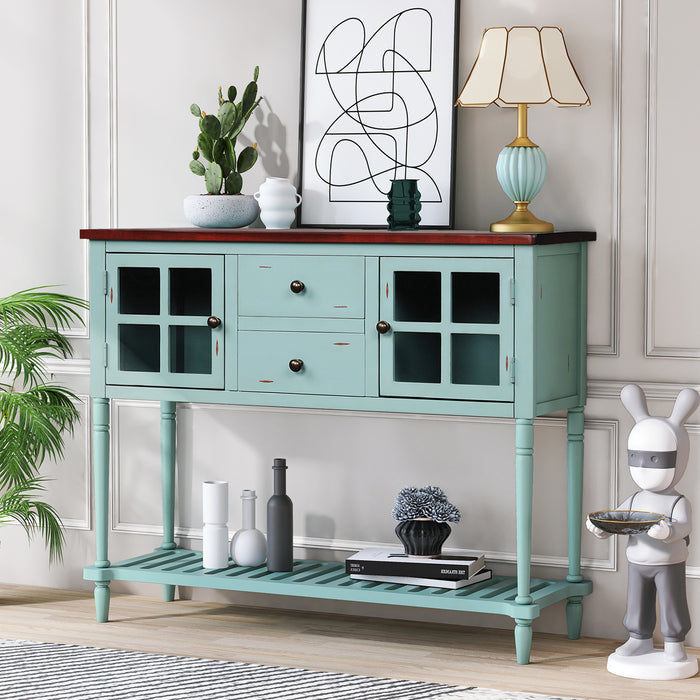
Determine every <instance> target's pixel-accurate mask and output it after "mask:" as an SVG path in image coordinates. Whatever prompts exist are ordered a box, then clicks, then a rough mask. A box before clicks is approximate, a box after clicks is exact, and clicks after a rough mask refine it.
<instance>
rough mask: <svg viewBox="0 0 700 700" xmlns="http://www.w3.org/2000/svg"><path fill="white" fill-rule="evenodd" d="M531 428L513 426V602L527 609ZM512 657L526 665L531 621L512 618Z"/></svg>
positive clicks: (530, 423) (524, 422) (523, 422)
mask: <svg viewBox="0 0 700 700" xmlns="http://www.w3.org/2000/svg"><path fill="white" fill-rule="evenodd" d="M534 446H535V428H534V420H533V419H532V418H518V419H516V422H515V509H516V515H515V519H516V532H517V546H516V552H517V562H516V565H517V576H518V595H517V596H516V598H515V602H516V603H518V604H520V605H530V604H531V603H532V596H531V595H530V557H531V553H532V478H533V466H534V462H533V454H534ZM515 622H516V625H515V653H516V656H517V660H518V663H519V664H527V663H529V662H530V648H531V646H532V627H531V621H530V620H529V619H524V618H517V617H516V618H515Z"/></svg>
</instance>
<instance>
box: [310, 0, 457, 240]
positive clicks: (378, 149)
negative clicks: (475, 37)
mask: <svg viewBox="0 0 700 700" xmlns="http://www.w3.org/2000/svg"><path fill="white" fill-rule="evenodd" d="M458 7H459V3H458V2H457V0H417V1H416V2H409V1H406V0H353V1H352V2H338V1H336V0H305V1H304V15H303V29H304V37H303V47H302V95H301V120H300V123H301V127H300V165H299V175H300V177H299V180H300V193H301V195H302V205H301V212H300V215H299V225H300V226H323V227H340V226H346V227H386V221H387V202H388V199H387V195H388V192H389V190H390V189H391V181H392V180H397V179H415V180H417V181H418V189H419V191H420V195H421V205H422V208H421V212H420V216H421V226H422V227H426V228H450V227H452V225H453V211H454V201H453V199H454V196H453V171H454V131H455V112H456V110H455V109H454V108H453V105H454V102H455V94H456V92H455V88H456V84H455V70H456V51H457V46H456V43H457V41H456V32H457V26H458V22H457V19H458V16H457V13H458Z"/></svg>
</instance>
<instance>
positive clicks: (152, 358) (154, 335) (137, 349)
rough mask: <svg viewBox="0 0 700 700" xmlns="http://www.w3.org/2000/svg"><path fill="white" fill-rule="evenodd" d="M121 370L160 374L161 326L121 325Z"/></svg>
mask: <svg viewBox="0 0 700 700" xmlns="http://www.w3.org/2000/svg"><path fill="white" fill-rule="evenodd" d="M119 369H120V370H121V371H122V372H160V326H146V325H141V324H121V323H120V324H119Z"/></svg>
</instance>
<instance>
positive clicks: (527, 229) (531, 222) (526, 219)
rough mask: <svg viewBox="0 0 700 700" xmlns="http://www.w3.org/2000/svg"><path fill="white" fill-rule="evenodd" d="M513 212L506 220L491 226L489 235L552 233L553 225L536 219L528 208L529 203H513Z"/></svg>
mask: <svg viewBox="0 0 700 700" xmlns="http://www.w3.org/2000/svg"><path fill="white" fill-rule="evenodd" d="M513 204H515V210H514V211H513V213H512V214H511V215H510V216H509V217H508V218H506V219H503V220H501V221H496V222H494V223H492V224H491V233H552V232H553V231H554V224H550V223H549V222H548V221H542V220H541V219H538V218H537V217H536V216H535V215H534V214H533V213H532V212H531V211H530V210H529V209H528V208H527V205H528V204H530V202H513Z"/></svg>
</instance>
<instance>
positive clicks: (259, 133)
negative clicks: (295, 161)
mask: <svg viewBox="0 0 700 700" xmlns="http://www.w3.org/2000/svg"><path fill="white" fill-rule="evenodd" d="M264 102H266V103H267V106H268V107H269V111H268V113H267V115H266V117H265V118H264V119H260V120H259V123H258V125H257V126H256V127H255V140H256V141H257V142H258V157H259V158H260V160H261V161H262V164H263V168H264V169H265V172H266V173H267V174H268V175H269V176H270V177H286V178H288V177H289V155H288V154H287V127H286V126H285V125H284V124H282V122H281V121H280V118H279V117H278V116H277V115H276V114H275V113H274V111H273V109H272V106H271V105H270V101H269V100H267V99H265V100H264ZM260 111H262V110H260ZM256 116H257V115H256Z"/></svg>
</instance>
